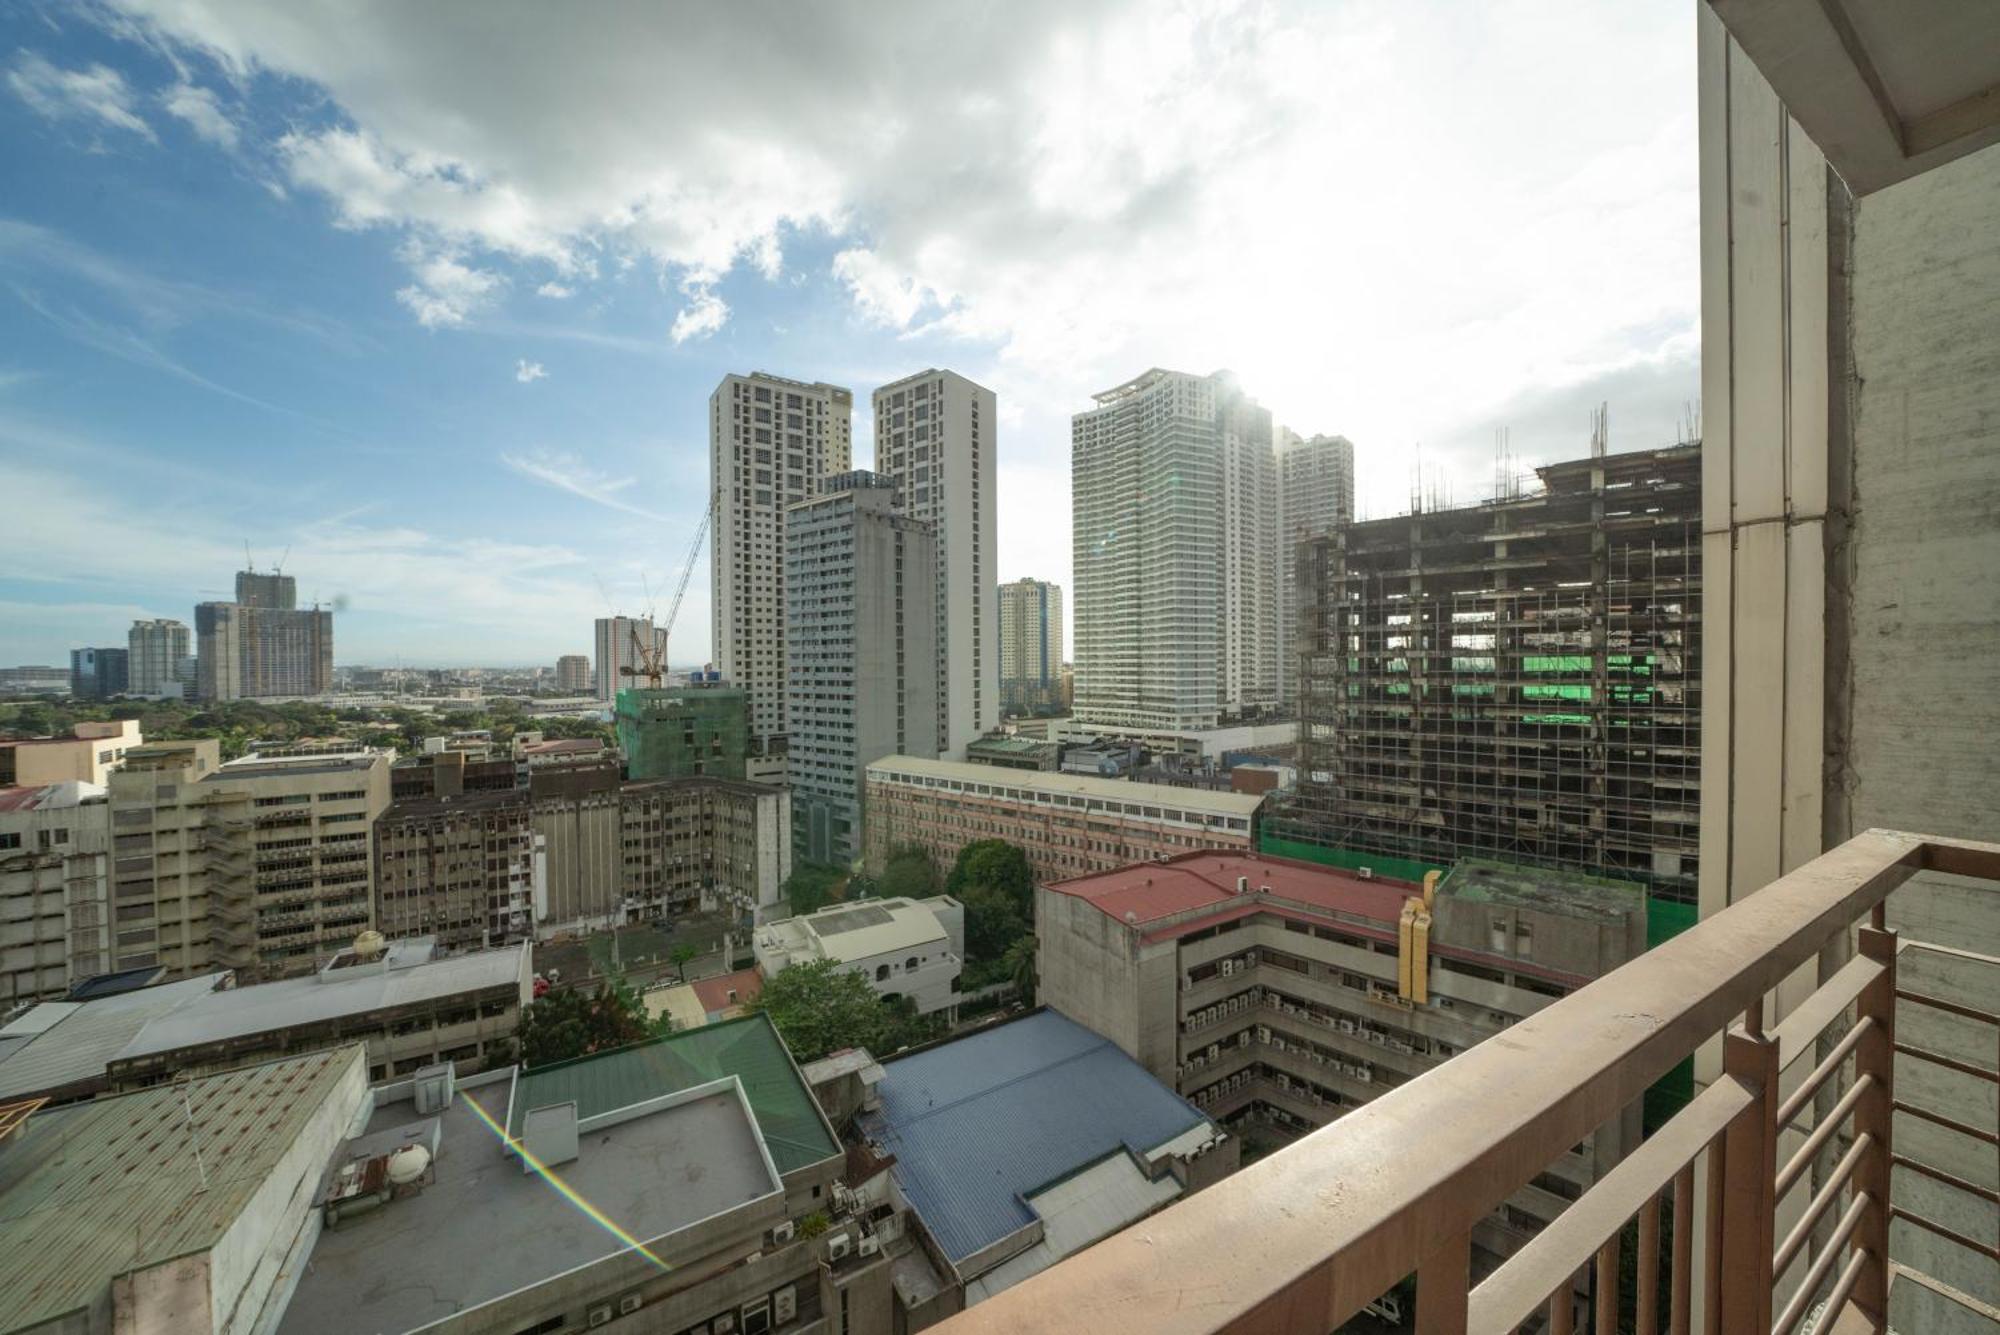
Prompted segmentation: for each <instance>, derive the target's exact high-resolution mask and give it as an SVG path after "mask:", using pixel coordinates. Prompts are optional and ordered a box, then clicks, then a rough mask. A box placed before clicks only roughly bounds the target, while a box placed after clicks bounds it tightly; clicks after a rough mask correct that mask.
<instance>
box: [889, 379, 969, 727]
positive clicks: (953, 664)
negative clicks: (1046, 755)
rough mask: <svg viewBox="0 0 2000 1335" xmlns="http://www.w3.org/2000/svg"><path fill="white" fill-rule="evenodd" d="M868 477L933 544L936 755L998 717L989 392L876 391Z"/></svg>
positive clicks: (931, 384)
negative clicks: (878, 479)
mask: <svg viewBox="0 0 2000 1335" xmlns="http://www.w3.org/2000/svg"><path fill="white" fill-rule="evenodd" d="M873 407H874V414H875V471H876V472H877V473H880V474H882V475H883V476H884V477H887V478H889V479H890V481H891V483H892V485H893V486H894V487H895V488H896V491H897V505H898V507H899V508H900V509H901V510H902V512H903V513H904V514H906V515H908V516H910V517H911V518H913V519H918V520H921V521H923V522H924V523H926V524H929V525H930V526H931V530H932V532H933V533H934V534H935V535H936V538H937V615H938V629H937V660H938V661H937V674H938V680H937V711H938V740H937V751H938V754H939V755H942V756H950V757H953V758H955V759H961V760H962V759H964V757H965V746H966V743H968V742H970V741H972V740H973V739H974V738H976V737H980V736H983V735H984V734H985V733H987V732H990V731H991V730H992V729H993V727H994V726H995V724H997V723H998V722H999V719H1000V612H999V605H998V595H997V592H996V590H997V587H998V575H997V574H996V565H995V563H996V561H997V560H998V556H997V550H998V549H997V542H998V539H997V536H996V530H997V527H998V521H997V519H996V506H997V495H996V487H995V483H994V467H995V455H996V453H997V446H996V444H995V441H996V434H995V433H996V431H997V430H998V426H999V423H998V420H997V419H998V413H999V410H998V407H997V403H996V400H995V397H994V394H993V391H992V390H990V389H987V388H985V387H983V386H981V385H976V384H974V383H973V382H972V381H970V380H967V379H966V378H965V377H964V376H962V375H959V374H958V373H957V372H955V371H940V370H937V369H935V368H933V369H931V370H928V371H920V372H918V373H917V374H916V375H913V376H906V377H904V378H903V379H901V380H898V381H896V382H894V383H893V384H888V385H884V386H883V387H882V388H880V389H878V390H876V391H875V394H874V399H873Z"/></svg>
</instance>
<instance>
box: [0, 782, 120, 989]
mask: <svg viewBox="0 0 2000 1335" xmlns="http://www.w3.org/2000/svg"><path fill="white" fill-rule="evenodd" d="M110 845H111V821H110V819H109V816H108V814H107V812H106V808H105V804H104V789H103V788H102V787H99V786H97V785H95V784H87V783H81V782H78V781H77V780H74V779H72V780H68V781H66V782H62V783H50V784H43V785H40V786H38V787H33V788H8V787H0V1014H5V1013H7V1012H8V1011H11V1010H13V1009H14V1007H15V1006H16V1005H17V1004H19V1003H22V1002H29V1001H38V1000H56V999H59V998H61V997H62V996H63V994H64V993H66V992H67V991H68V990H69V988H70V986H71V985H72V984H74V983H80V982H82V981H83V980H84V979H86V978H90V977H93V976H94V975H96V974H100V973H104V972H106V970H107V969H108V967H109V966H108V965H107V963H106V960H107V959H108V957H109V938H110V934H111V930H112V929H111V909H110V905H109V903H108V900H109V897H110V885H111V882H110V878H109V875H108V873H109V856H108V854H109V852H110Z"/></svg>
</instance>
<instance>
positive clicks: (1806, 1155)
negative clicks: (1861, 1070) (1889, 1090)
mask: <svg viewBox="0 0 2000 1335" xmlns="http://www.w3.org/2000/svg"><path fill="white" fill-rule="evenodd" d="M1875 1085H1876V1080H1875V1077H1874V1075H1873V1074H1869V1075H1864V1076H1862V1077H1861V1078H1860V1079H1859V1080H1857V1081H1855V1082H1854V1083H1853V1084H1851V1085H1849V1086H1848V1087H1847V1092H1846V1093H1845V1094H1842V1095H1841V1096H1840V1102H1838V1103H1836V1104H1834V1105H1833V1110H1832V1111H1831V1112H1829V1113H1827V1115H1826V1116H1825V1117H1822V1118H1821V1119H1820V1120H1819V1124H1818V1125H1817V1126H1815V1127H1813V1129H1812V1134H1811V1135H1809V1136H1807V1137H1806V1143H1805V1144H1803V1145H1801V1146H1799V1148H1798V1152H1797V1153H1796V1154H1794V1155H1792V1157H1791V1158H1790V1159H1787V1160H1786V1161H1785V1166H1784V1167H1783V1168H1780V1169H1779V1170H1778V1182H1777V1188H1776V1191H1777V1194H1778V1195H1779V1196H1783V1195H1784V1194H1785V1193H1786V1192H1788V1191H1790V1190H1791V1189H1792V1184H1793V1183H1794V1182H1796V1181H1798V1180H1799V1174H1800V1173H1803V1172H1805V1170H1806V1165H1808V1164H1810V1163H1811V1162H1812V1161H1813V1158H1814V1156H1816V1155H1817V1154H1818V1153H1819V1152H1820V1151H1821V1150H1822V1149H1824V1148H1826V1142H1827V1141H1829V1140H1831V1139H1832V1138H1833V1133H1834V1132H1836V1131H1838V1130H1839V1129H1840V1124H1841V1123H1842V1122H1845V1121H1846V1120H1847V1115H1848V1114H1849V1113H1851V1112H1853V1111H1854V1105H1855V1104H1857V1103H1859V1102H1861V1096H1862V1095H1863V1094H1866V1093H1867V1092H1868V1091H1869V1090H1871V1089H1873V1088H1875Z"/></svg>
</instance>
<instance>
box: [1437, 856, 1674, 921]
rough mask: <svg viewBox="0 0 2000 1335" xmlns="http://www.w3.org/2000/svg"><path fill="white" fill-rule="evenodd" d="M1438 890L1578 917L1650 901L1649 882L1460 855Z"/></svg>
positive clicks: (1634, 909)
mask: <svg viewBox="0 0 2000 1335" xmlns="http://www.w3.org/2000/svg"><path fill="white" fill-rule="evenodd" d="M1437 893H1438V895H1439V897H1441V898H1442V897H1450V898H1452V899H1458V900H1463V901H1466V902H1468V903H1491V904H1507V905H1512V906H1514V907H1517V908H1531V909H1540V910H1542V911H1544V912H1551V913H1566V914H1568V915H1570V916H1571V917H1579V918H1581V917H1604V918H1619V917H1623V916H1625V915H1626V914H1628V913H1642V912H1644V911H1645V904H1646V891H1645V888H1644V887H1642V886H1640V885H1639V884H1638V883H1637V882H1634V881H1616V880H1612V879H1610V878H1609V877H1604V876H1588V875H1585V874H1584V873H1582V872H1575V871H1558V870H1555V869H1553V868H1550V867H1524V866H1520V865H1518V864H1515V863H1512V862H1496V861H1494V860H1492V859H1490V858H1460V859H1459V860H1458V861H1457V862H1455V863H1453V864H1452V867H1451V870H1450V871H1448V872H1446V873H1445V875H1444V879H1443V880H1441V881H1439V882H1438V888H1437Z"/></svg>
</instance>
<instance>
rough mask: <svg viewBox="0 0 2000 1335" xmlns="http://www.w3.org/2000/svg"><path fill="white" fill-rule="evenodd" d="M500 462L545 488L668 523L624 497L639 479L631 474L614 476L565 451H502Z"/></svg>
mask: <svg viewBox="0 0 2000 1335" xmlns="http://www.w3.org/2000/svg"><path fill="white" fill-rule="evenodd" d="M500 462H501V463H503V464H505V465H507V467H509V468H511V469H513V470H514V471H515V472H517V473H519V474H520V475H521V476H523V477H527V478H533V479H534V480H535V481H537V482H539V483H541V484H542V485H543V486H546V487H554V488H555V489H556V490H557V491H566V492H568V493H569V494H570V495H572V496H579V497H581V498H583V499H584V500H586V501H590V502H592V503H594V504H597V505H602V506H604V507H605V508H606V509H611V510H619V511H622V512H624V513H625V514H628V515H637V516H639V517H640V518H641V519H654V520H659V521H660V522H662V523H665V522H667V520H666V516H664V515H661V514H659V513H658V512H657V511H653V510H648V509H646V508H645V507H644V506H641V505H635V504H633V503H632V502H631V501H628V500H626V499H625V498H624V496H623V495H622V493H624V492H627V491H630V490H631V489H632V487H633V485H634V484H635V483H636V482H637V481H638V479H637V478H631V477H611V476H609V475H608V474H605V473H601V472H599V471H598V470H597V469H595V468H593V467H592V466H591V465H589V464H587V463H585V462H584V461H583V460H582V459H581V458H579V457H577V456H576V455H574V454H570V453H567V452H564V451H543V452H539V453H536V454H528V455H522V454H503V455H501V456H500Z"/></svg>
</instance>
